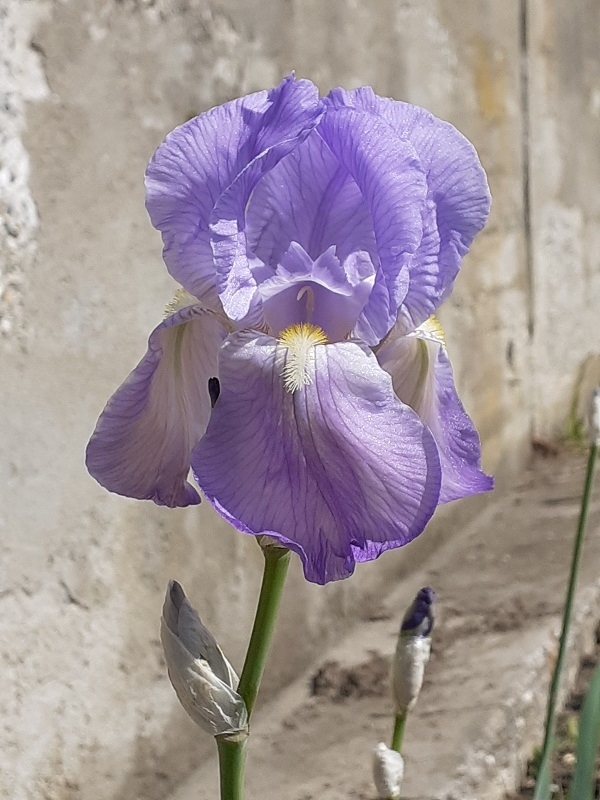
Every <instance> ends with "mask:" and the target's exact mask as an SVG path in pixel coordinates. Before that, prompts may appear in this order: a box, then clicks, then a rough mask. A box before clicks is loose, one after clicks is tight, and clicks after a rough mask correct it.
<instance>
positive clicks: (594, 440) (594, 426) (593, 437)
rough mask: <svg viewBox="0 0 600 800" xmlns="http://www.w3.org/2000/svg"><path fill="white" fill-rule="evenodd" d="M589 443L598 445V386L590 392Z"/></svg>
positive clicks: (599, 402) (599, 419) (599, 435)
mask: <svg viewBox="0 0 600 800" xmlns="http://www.w3.org/2000/svg"><path fill="white" fill-rule="evenodd" d="M589 428H590V444H591V445H595V446H596V447H600V386H597V387H596V388H595V389H594V391H593V392H592V402H591V405H590V425H589Z"/></svg>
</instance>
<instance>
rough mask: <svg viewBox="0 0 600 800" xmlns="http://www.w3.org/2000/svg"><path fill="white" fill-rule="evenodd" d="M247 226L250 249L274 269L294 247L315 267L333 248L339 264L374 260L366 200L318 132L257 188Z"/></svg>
mask: <svg viewBox="0 0 600 800" xmlns="http://www.w3.org/2000/svg"><path fill="white" fill-rule="evenodd" d="M246 220H247V232H248V243H249V246H250V249H251V250H252V252H254V253H255V254H256V255H257V256H258V258H260V259H261V260H262V261H264V262H265V263H266V264H269V265H271V266H272V267H273V268H276V267H277V266H278V265H279V264H280V263H281V260H282V258H283V256H284V254H285V252H286V251H287V250H288V248H289V246H290V244H291V243H292V242H297V243H298V244H299V245H300V246H301V247H302V248H303V249H304V250H306V252H307V253H308V255H309V256H310V257H311V259H312V260H313V261H315V260H316V259H317V258H318V257H319V256H320V255H321V253H324V252H325V251H326V250H328V249H329V248H330V247H332V246H335V248H336V255H337V257H338V258H339V259H340V261H344V260H345V259H346V258H347V257H348V256H349V255H350V254H351V253H354V252H357V251H364V252H367V253H369V255H370V256H371V260H372V261H373V263H375V262H376V260H377V247H376V244H375V233H374V231H373V222H372V220H371V215H370V214H369V209H368V208H367V204H366V202H365V199H364V197H363V196H362V194H361V192H360V189H359V188H358V186H357V184H356V181H355V180H354V179H353V178H352V176H351V175H350V173H349V172H348V170H347V169H346V168H345V167H344V166H343V164H341V163H340V162H339V161H338V159H337V158H336V157H335V156H334V155H333V153H332V152H331V150H330V149H329V147H328V146H327V145H326V144H325V142H324V141H323V139H322V138H321V136H319V134H318V133H317V132H315V133H311V135H310V136H309V137H308V139H306V141H305V142H303V143H302V144H301V145H300V146H299V147H297V148H296V149H295V150H294V151H293V152H292V153H290V155H289V156H286V158H284V159H282V161H280V163H279V164H278V165H277V166H276V167H275V168H274V169H273V170H272V171H271V172H269V174H268V175H266V176H265V177H264V178H263V180H262V181H261V182H260V183H259V184H258V186H257V187H256V189H255V191H254V193H253V195H252V197H251V199H250V202H249V204H248V211H247V215H246Z"/></svg>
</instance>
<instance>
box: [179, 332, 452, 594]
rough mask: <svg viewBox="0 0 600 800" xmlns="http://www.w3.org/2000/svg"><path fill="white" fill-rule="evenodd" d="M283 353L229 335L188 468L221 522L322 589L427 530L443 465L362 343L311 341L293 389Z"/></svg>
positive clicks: (248, 337)
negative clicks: (283, 553) (280, 548)
mask: <svg viewBox="0 0 600 800" xmlns="http://www.w3.org/2000/svg"><path fill="white" fill-rule="evenodd" d="M288 356H289V352H288V350H287V348H286V347H285V346H284V345H283V344H281V343H279V342H277V341H276V340H275V339H273V338H271V337H269V336H263V335H260V336H255V335H253V334H251V333H250V332H241V333H236V334H233V335H232V336H230V337H229V339H228V340H227V341H226V342H225V343H224V345H223V347H222V350H221V355H220V364H219V370H220V381H221V394H220V397H219V400H218V402H217V404H216V406H215V409H214V411H213V414H212V416H211V420H210V423H209V426H208V428H207V431H206V434H205V436H204V437H203V438H202V440H201V441H200V443H199V444H198V446H197V447H196V448H195V450H194V452H193V453H192V466H193V470H194V473H195V475H196V478H197V480H198V482H199V484H200V486H201V488H202V490H203V491H204V493H205V494H206V496H207V497H208V499H209V500H210V502H211V503H212V504H213V505H214V506H215V508H216V509H217V511H219V513H220V514H221V515H222V516H223V517H225V519H227V520H228V521H229V522H231V523H232V524H233V525H234V526H235V527H236V528H238V530H241V531H243V532H245V533H249V534H254V535H261V534H266V535H269V536H271V537H273V538H275V539H277V540H279V541H280V542H282V543H283V544H284V545H286V546H287V547H289V548H290V549H291V550H294V551H295V552H296V553H298V554H299V556H300V558H301V559H302V562H303V565H304V572H305V575H306V578H307V579H308V580H310V581H313V582H315V583H326V582H328V581H331V580H335V579H339V578H345V577H347V576H348V575H350V574H351V573H352V572H353V570H354V566H355V562H356V561H357V560H363V559H366V558H376V557H377V555H379V554H380V553H381V552H383V551H384V550H387V549H390V548H393V547H399V546H401V545H404V544H406V543H407V542H410V541H411V540H412V539H413V538H414V537H415V536H417V535H418V534H419V533H420V532H421V531H422V530H423V528H424V526H425V524H426V523H427V521H428V520H429V518H430V517H431V515H432V513H433V511H434V509H435V508H436V505H437V501H438V496H439V488H440V465H439V458H438V453H437V447H436V445H435V442H434V440H433V437H432V436H431V434H430V432H429V431H428V429H427V428H426V427H424V426H423V425H422V424H421V422H420V421H419V419H418V417H417V416H416V414H415V413H414V412H413V411H412V410H411V409H410V408H408V407H407V406H405V405H403V404H402V403H400V402H399V401H398V399H397V397H396V396H395V394H394V391H393V388H392V384H391V380H390V378H389V376H388V375H387V374H386V373H385V372H384V371H383V370H381V369H380V368H379V366H378V364H377V361H376V359H375V357H374V356H373V355H372V354H371V353H370V352H369V351H366V349H363V348H362V346H361V345H360V344H358V343H356V342H340V343H338V344H326V345H319V344H318V345H316V346H315V347H314V348H313V351H312V353H311V357H310V358H307V359H306V368H307V370H308V373H309V379H310V383H308V384H307V385H303V386H302V387H301V388H299V389H298V390H297V391H293V392H292V391H288V390H287V389H286V388H285V386H284V380H283V378H282V374H283V373H284V370H285V367H286V359H287V358H288Z"/></svg>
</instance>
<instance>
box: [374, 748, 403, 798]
mask: <svg viewBox="0 0 600 800" xmlns="http://www.w3.org/2000/svg"><path fill="white" fill-rule="evenodd" d="M403 778H404V760H403V758H402V756H401V755H400V753H397V752H396V751H395V750H390V748H389V747H386V745H385V744H384V743H383V742H380V743H379V744H378V745H377V747H376V748H375V751H374V753H373V780H374V781H375V788H376V789H377V793H378V795H379V797H381V798H384V800H398V798H399V797H400V787H401V786H402V779H403Z"/></svg>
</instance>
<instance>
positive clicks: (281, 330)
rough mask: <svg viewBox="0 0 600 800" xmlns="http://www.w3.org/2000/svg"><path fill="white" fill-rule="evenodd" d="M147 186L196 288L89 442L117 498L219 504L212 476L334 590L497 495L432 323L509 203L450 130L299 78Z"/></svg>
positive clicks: (181, 141)
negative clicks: (474, 246) (470, 501)
mask: <svg viewBox="0 0 600 800" xmlns="http://www.w3.org/2000/svg"><path fill="white" fill-rule="evenodd" d="M146 186H147V208H148V211H149V214H150V217H151V219H152V222H153V224H154V225H155V226H156V227H157V228H158V229H159V230H160V231H161V233H162V236H163V242H164V258H165V261H166V264H167V267H168V269H169V272H170V273H171V275H172V276H173V277H174V278H175V279H176V280H177V281H178V282H179V283H180V284H181V285H182V286H183V290H182V291H181V292H180V293H179V294H178V296H177V297H176V299H175V301H174V302H173V304H171V306H170V307H169V309H168V316H167V317H166V318H165V320H164V321H163V322H162V323H161V324H160V325H159V326H158V327H157V328H156V329H155V330H154V331H153V332H152V334H151V335H150V340H149V346H148V351H147V353H146V355H145V356H144V358H143V359H142V360H141V362H140V363H139V364H138V366H137V367H136V368H135V369H134V371H133V372H132V373H131V375H130V376H129V377H128V378H127V380H126V381H125V383H124V384H123V385H122V386H121V387H120V388H119V389H118V390H117V391H116V392H115V394H114V395H113V397H112V398H111V399H110V400H109V402H108V404H107V406H106V408H105V410H104V412H103V414H102V415H101V417H100V420H99V421H98V425H97V427H96V430H95V432H94V434H93V436H92V438H91V441H90V443H89V445H88V450H87V465H88V469H89V471H90V472H91V474H92V475H93V476H94V477H95V478H96V479H97V480H98V481H99V482H100V483H101V484H102V485H103V486H105V487H106V488H107V489H109V490H110V491H113V492H117V493H119V494H123V495H127V496H129V497H136V498H140V499H150V500H154V502H155V503H158V504H161V505H167V506H171V507H173V506H186V505H190V504H194V503H199V502H200V497H199V495H198V492H197V491H196V489H195V488H194V487H193V486H192V485H191V484H190V483H188V482H187V478H188V474H189V469H190V465H191V467H192V470H193V472H194V475H195V478H196V480H197V482H198V484H199V486H200V488H201V489H202V491H203V492H204V494H205V495H206V497H207V498H208V500H209V501H210V502H211V503H212V505H213V506H214V507H215V508H216V509H217V511H218V512H219V513H220V514H221V515H222V516H223V517H224V518H225V519H227V520H228V521H229V522H231V523H232V524H233V525H234V526H235V527H236V528H237V529H238V530H240V531H243V532H244V533H249V534H253V535H259V534H267V535H269V536H271V537H273V538H275V539H277V540H279V541H280V542H282V543H283V544H284V545H285V546H287V547H289V548H290V549H291V550H293V551H294V552H296V553H298V555H299V556H300V558H301V559H302V562H303V565H304V572H305V575H306V577H307V579H308V580H310V581H314V582H317V583H326V582H327V581H330V580H335V579H338V578H344V577H347V576H348V575H350V574H351V573H352V572H353V570H354V567H355V564H356V562H357V561H369V560H371V559H374V558H377V556H379V555H380V554H381V553H382V552H384V551H385V550H388V549H390V548H394V547H399V546H401V545H404V544H406V543H407V542H410V541H411V540H412V539H413V538H414V537H415V536H417V535H418V534H419V533H420V532H421V531H422V530H423V528H424V527H425V525H426V523H427V521H428V520H429V518H430V517H431V515H432V514H433V512H434V510H435V508H436V506H437V505H438V503H441V502H446V501H448V500H454V499H456V498H460V497H465V496H466V495H470V494H474V493H477V492H482V491H486V490H488V489H490V488H491V486H492V481H491V479H490V478H489V477H487V476H486V475H485V474H483V472H482V471H481V469H480V445H479V438H478V436H477V432H476V430H475V428H474V427H473V424H472V422H471V420H470V419H469V417H468V415H467V414H466V412H465V411H464V409H463V407H462V405H461V402H460V400H459V398H458V395H457V393H456V390H455V388H454V381H453V377H452V368H451V366H450V362H449V360H448V357H447V354H446V348H445V345H444V339H443V334H442V332H441V328H440V327H439V323H437V321H436V320H435V318H434V317H432V314H433V313H434V312H435V310H436V309H437V308H438V306H439V305H440V303H441V302H442V301H443V300H444V298H445V297H446V296H447V295H448V294H449V292H450V290H451V288H452V284H453V281H454V279H455V277H456V274H457V272H458V269H459V266H460V262H461V259H462V257H463V256H464V255H465V253H466V252H467V250H468V248H469V246H470V244H471V241H472V240H473V237H474V236H475V234H476V233H477V232H478V231H479V230H480V229H481V228H482V227H483V225H484V223H485V220H486V217H487V214H488V210H489V202H490V201H489V193H488V187H487V183H486V179H485V174H484V172H483V170H482V168H481V165H480V164H479V161H478V158H477V155H476V153H475V150H474V149H473V147H472V146H471V145H470V144H469V142H468V141H467V140H466V139H465V138H464V137H463V136H462V135H461V134H460V133H458V132H457V131H456V130H455V129H454V128H453V127H452V126H451V125H449V124H448V123H446V122H441V121H440V120H438V119H436V118H435V117H433V116H432V115H431V114H429V113H428V112H427V111H424V110H423V109H421V108H418V107H416V106H412V105H409V104H407V103H400V102H395V101H393V100H388V99H383V98H380V97H378V96H377V95H375V94H374V93H373V91H372V90H371V89H369V88H362V89H357V90H354V91H350V92H347V91H344V90H342V89H336V90H334V91H332V92H331V93H330V94H329V95H328V96H327V97H325V98H319V96H318V91H317V89H316V87H315V86H313V84H312V83H311V82H310V81H305V80H299V81H295V80H294V79H293V78H292V77H290V78H286V79H285V80H284V81H282V83H281V84H280V85H279V86H278V87H277V88H275V89H273V90H271V91H269V92H258V93H256V94H251V95H248V96H246V97H243V98H241V99H239V100H235V101H233V102H230V103H226V104H225V105H222V106H219V107H218V108H214V109H212V110H211V111H208V112H207V113H205V114H202V115H200V116H199V117H197V118H195V119H193V120H190V121H189V122H186V123H185V124H184V125H181V126H180V127H179V128H177V129H176V130H174V131H173V132H172V133H171V134H169V136H167V138H166V140H165V141H164V142H163V144H162V145H161V146H160V147H159V148H158V150H157V152H156V154H155V156H154V158H153V159H152V161H151V162H150V165H149V167H148V171H147V174H146Z"/></svg>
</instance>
